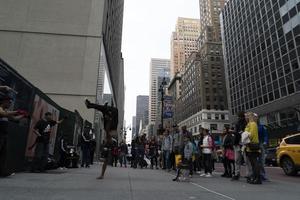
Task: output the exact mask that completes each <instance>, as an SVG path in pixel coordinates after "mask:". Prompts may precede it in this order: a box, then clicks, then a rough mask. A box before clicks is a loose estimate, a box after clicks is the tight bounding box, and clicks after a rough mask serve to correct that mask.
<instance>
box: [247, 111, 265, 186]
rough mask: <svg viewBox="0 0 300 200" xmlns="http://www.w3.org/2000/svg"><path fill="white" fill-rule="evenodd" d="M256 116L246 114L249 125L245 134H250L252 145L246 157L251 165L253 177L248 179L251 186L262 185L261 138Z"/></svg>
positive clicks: (248, 147) (248, 145) (249, 146)
mask: <svg viewBox="0 0 300 200" xmlns="http://www.w3.org/2000/svg"><path fill="white" fill-rule="evenodd" d="M256 116H257V115H256V114H255V113H252V112H248V113H246V118H247V119H248V124H247V126H246V128H245V132H248V133H249V139H250V143H249V144H247V145H246V146H247V147H246V155H247V157H248V159H249V161H250V163H251V167H252V176H251V177H250V178H248V180H247V182H248V183H250V184H261V183H262V182H261V177H260V164H259V162H258V160H259V155H260V148H259V138H258V126H257V122H256Z"/></svg>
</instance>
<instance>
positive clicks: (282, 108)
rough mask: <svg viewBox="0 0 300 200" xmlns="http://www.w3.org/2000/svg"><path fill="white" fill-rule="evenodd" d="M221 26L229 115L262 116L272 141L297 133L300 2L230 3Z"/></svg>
mask: <svg viewBox="0 0 300 200" xmlns="http://www.w3.org/2000/svg"><path fill="white" fill-rule="evenodd" d="M221 26H222V39H223V48H224V58H225V70H226V79H227V90H228V100H229V107H230V110H231V114H233V115H236V114H237V113H238V112H239V111H245V110H251V111H254V112H256V113H258V114H259V115H260V116H261V117H260V121H261V122H262V123H264V124H266V125H267V126H268V127H269V129H270V130H271V131H273V132H274V133H273V136H274V137H275V135H277V137H280V135H278V134H279V133H280V134H287V133H291V132H294V131H299V119H300V115H299V114H300V112H299V111H300V0H229V1H228V2H227V4H226V6H225V8H224V9H223V11H222V14H221Z"/></svg>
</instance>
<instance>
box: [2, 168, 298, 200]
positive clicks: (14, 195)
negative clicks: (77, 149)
mask: <svg viewBox="0 0 300 200" xmlns="http://www.w3.org/2000/svg"><path fill="white" fill-rule="evenodd" d="M99 173H100V166H99V164H97V165H94V166H92V167H91V168H79V169H68V170H54V171H49V172H48V173H46V174H31V173H18V174H16V175H15V176H12V177H9V178H4V179H0V200H189V199H203V200H206V199H209V200H211V199H212V200H213V199H226V200H228V199H229V200H234V199H242V200H248V199H249V200H253V199H263V200H273V199H284V198H286V197H288V199H289V200H293V199H295V200H296V199H299V196H300V192H299V191H300V186H299V184H295V182H286V181H277V180H276V181H275V180H274V181H271V182H268V183H264V184H263V185H249V184H247V183H246V181H245V180H241V181H239V182H232V181H230V180H228V179H224V178H221V177H220V172H219V173H216V174H214V176H213V177H212V178H203V177H199V175H195V176H194V177H193V178H192V179H191V182H190V183H188V182H173V181H172V178H173V175H172V174H170V173H167V172H165V171H162V170H151V169H131V168H113V167H108V169H107V173H106V176H105V179H103V180H97V179H96V177H97V176H98V175H99ZM297 180H299V179H297Z"/></svg>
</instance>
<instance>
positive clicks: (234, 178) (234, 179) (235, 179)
mask: <svg viewBox="0 0 300 200" xmlns="http://www.w3.org/2000/svg"><path fill="white" fill-rule="evenodd" d="M239 179H240V176H233V177H232V179H231V180H232V181H238V180H239Z"/></svg>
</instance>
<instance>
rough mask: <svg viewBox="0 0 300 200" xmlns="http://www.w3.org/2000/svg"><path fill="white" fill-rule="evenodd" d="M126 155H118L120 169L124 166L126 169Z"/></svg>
mask: <svg viewBox="0 0 300 200" xmlns="http://www.w3.org/2000/svg"><path fill="white" fill-rule="evenodd" d="M126 159H127V158H126V153H121V154H120V164H121V167H122V166H123V164H124V166H125V167H127V160H126Z"/></svg>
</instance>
